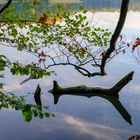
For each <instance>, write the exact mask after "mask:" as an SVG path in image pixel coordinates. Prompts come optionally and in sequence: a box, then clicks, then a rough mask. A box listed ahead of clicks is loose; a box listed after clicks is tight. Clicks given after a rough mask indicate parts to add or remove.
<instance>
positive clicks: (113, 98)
mask: <svg viewBox="0 0 140 140" xmlns="http://www.w3.org/2000/svg"><path fill="white" fill-rule="evenodd" d="M133 73H134V72H133V71H132V72H130V73H129V74H127V75H126V76H125V77H123V78H122V79H121V80H120V81H119V82H117V83H116V84H115V85H114V86H113V87H112V88H109V89H105V88H101V87H95V88H93V87H86V86H77V87H69V88H62V87H60V86H59V85H58V84H57V81H54V82H53V84H54V85H53V89H52V90H50V91H49V92H51V93H52V94H53V96H54V104H57V103H58V101H59V98H60V97H61V96H62V95H73V96H84V97H88V98H90V97H94V96H98V97H101V98H104V99H106V100H108V101H109V102H110V103H111V104H112V105H113V106H114V107H115V108H116V110H117V111H118V112H119V113H120V115H121V116H122V117H123V118H124V120H125V121H126V122H128V123H129V124H132V121H131V115H130V114H129V113H128V112H127V110H126V109H125V108H124V106H123V105H122V104H121V102H120V101H119V95H118V93H119V91H120V90H121V89H122V88H123V87H124V86H125V85H126V84H127V83H128V82H129V81H131V80H132V77H133Z"/></svg>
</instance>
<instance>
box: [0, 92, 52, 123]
mask: <svg viewBox="0 0 140 140" xmlns="http://www.w3.org/2000/svg"><path fill="white" fill-rule="evenodd" d="M9 107H10V108H12V109H14V110H16V111H18V110H20V111H21V112H22V116H23V118H24V119H25V121H26V122H30V121H31V120H32V118H33V116H34V117H39V118H40V119H43V118H44V117H46V118H49V117H54V114H52V113H48V112H46V109H48V107H46V106H44V107H43V109H41V108H42V107H41V106H38V105H33V104H27V103H26V98H25V96H16V95H14V94H4V93H2V92H0V109H2V108H5V109H8V108H9Z"/></svg>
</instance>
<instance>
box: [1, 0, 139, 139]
mask: <svg viewBox="0 0 140 140" xmlns="http://www.w3.org/2000/svg"><path fill="white" fill-rule="evenodd" d="M100 1H101V0H99V3H100ZM84 2H85V3H86V4H87V5H90V3H91V2H92V1H91V0H89V1H88V2H87V1H83V3H84ZM94 2H95V1H94ZM94 2H92V4H94ZM107 2H109V0H105V3H107ZM96 4H97V3H96ZM75 5H77V4H75ZM114 5H120V0H118V1H117V0H114ZM87 7H88V6H87ZM139 15H140V13H139V12H129V13H128V18H127V20H126V24H125V27H124V29H123V33H124V34H125V35H126V37H127V39H128V40H129V41H131V40H132V39H133V38H135V37H137V36H139V37H140V28H139V25H140V20H139V18H138V17H139ZM88 16H89V18H91V16H90V14H89V15H88ZM118 16H119V14H118V13H117V12H115V13H109V12H98V13H96V14H95V15H94V18H95V21H97V22H98V25H99V26H105V27H108V28H110V30H113V29H114V27H115V24H116V21H117V19H118ZM93 24H94V22H93ZM0 53H1V54H6V55H8V56H9V58H10V59H12V60H21V61H23V62H30V61H32V60H34V61H37V60H36V59H35V58H34V57H33V56H32V55H30V54H25V53H19V52H17V51H16V50H14V49H12V48H9V49H7V48H1V50H0ZM53 70H55V71H56V73H57V76H51V77H46V78H43V79H40V80H30V81H29V82H27V83H25V84H23V85H20V82H21V81H22V80H23V79H25V78H26V77H17V76H13V75H11V74H10V73H9V72H8V71H6V72H5V79H4V82H5V83H6V85H5V91H8V92H13V93H15V94H16V95H27V94H28V92H30V93H33V92H34V90H35V88H36V86H37V84H38V83H39V84H40V86H41V88H42V96H41V97H42V101H43V105H47V106H49V111H50V112H52V113H54V114H55V116H56V117H55V118H48V119H43V120H40V119H37V118H33V120H32V121H31V122H30V123H26V122H25V121H24V119H23V117H22V114H21V112H20V111H14V110H12V109H2V110H1V111H0V130H1V131H0V139H1V140H25V139H26V140H39V139H40V140H46V139H48V140H56V139H60V140H65V139H67V140H127V139H128V138H129V137H130V136H132V135H136V134H140V131H139V130H140V129H139V128H140V102H139V100H140V76H139V71H140V65H138V64H137V63H136V61H135V60H134V59H132V58H131V53H130V51H128V52H127V53H126V54H125V55H122V54H121V55H119V56H117V57H116V58H115V59H113V60H112V61H111V62H110V63H109V64H108V65H107V67H106V71H107V72H108V75H107V76H104V77H94V78H86V77H83V76H82V75H80V74H79V73H78V72H76V71H75V70H74V69H73V68H71V67H69V66H68V67H56V68H55V69H53ZM132 70H133V71H134V72H135V73H134V77H133V80H132V81H131V82H130V83H129V84H128V85H127V86H126V87H125V88H123V89H122V90H121V92H120V93H119V94H120V99H119V100H120V102H121V104H122V106H123V107H124V108H125V109H126V110H127V113H128V114H129V115H131V117H132V118H131V120H132V125H130V124H129V123H128V122H127V115H128V114H127V113H126V112H125V114H124V115H123V117H122V115H121V114H120V113H119V112H118V111H117V110H116V109H115V107H114V106H113V105H112V104H111V103H110V102H109V101H107V100H106V99H104V98H101V97H92V98H86V97H82V96H81V97H80V96H79V97H78V96H70V95H65V96H61V97H60V99H59V101H58V103H57V104H56V105H55V104H54V98H53V96H52V94H51V93H48V90H50V89H51V88H52V86H53V84H52V82H53V80H57V81H58V83H59V84H60V85H61V86H63V87H69V86H76V85H87V86H93V87H94V86H101V87H111V86H113V85H114V84H115V83H116V82H117V81H118V80H120V79H121V78H122V77H123V76H124V75H125V74H127V73H129V72H130V71H132ZM29 102H32V103H34V101H33V95H29ZM119 109H120V110H122V108H119Z"/></svg>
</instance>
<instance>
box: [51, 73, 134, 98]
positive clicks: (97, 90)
mask: <svg viewBox="0 0 140 140" xmlns="http://www.w3.org/2000/svg"><path fill="white" fill-rule="evenodd" d="M133 73H134V72H133V71H132V72H130V73H129V74H127V75H126V76H124V77H123V78H122V79H121V80H120V81H119V82H117V83H116V84H115V85H114V86H113V87H112V88H108V89H106V88H102V87H87V86H85V85H82V86H76V87H69V88H62V87H60V86H59V85H58V83H57V81H53V89H52V90H50V92H51V93H53V94H58V95H61V94H71V95H72V94H74V95H79V96H80V95H82V96H87V97H91V96H94V95H96V94H99V95H100V94H101V95H109V96H118V93H119V91H120V90H121V89H122V88H123V87H124V86H125V85H127V83H128V82H129V81H131V80H132V77H133Z"/></svg>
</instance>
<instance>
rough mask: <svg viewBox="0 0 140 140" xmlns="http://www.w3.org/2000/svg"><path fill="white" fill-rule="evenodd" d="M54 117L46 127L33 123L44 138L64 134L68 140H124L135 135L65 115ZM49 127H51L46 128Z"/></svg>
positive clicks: (127, 131)
mask: <svg viewBox="0 0 140 140" xmlns="http://www.w3.org/2000/svg"><path fill="white" fill-rule="evenodd" d="M56 116H57V118H56V119H53V120H50V121H49V122H48V123H49V124H48V125H46V124H44V123H39V122H35V124H36V126H37V127H38V128H39V129H38V130H40V131H41V132H43V133H45V134H46V136H47V135H48V136H49V135H51V134H52V135H53V137H56V136H58V137H59V138H61V136H64V137H65V134H66V135H67V136H68V137H69V138H68V139H71V138H74V139H76V138H81V140H83V139H85V138H86V139H87V140H124V139H127V138H128V137H129V136H131V135H134V134H135V133H134V132H132V131H129V130H124V129H117V128H112V127H110V126H105V125H101V124H97V123H94V122H87V121H84V120H81V119H77V118H74V117H73V116H69V115H66V114H57V115H56ZM49 125H51V127H48V126H49ZM52 135H51V136H52ZM83 136H84V137H83Z"/></svg>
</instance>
